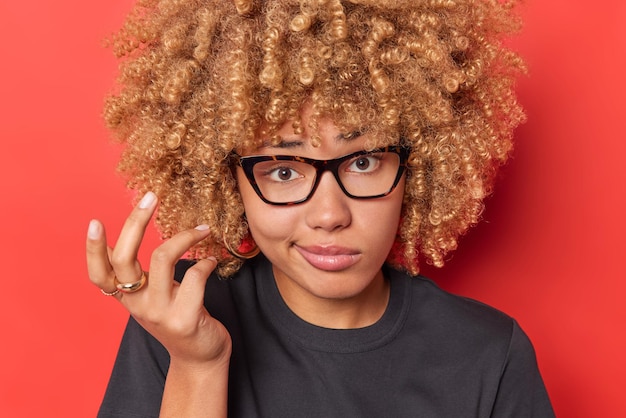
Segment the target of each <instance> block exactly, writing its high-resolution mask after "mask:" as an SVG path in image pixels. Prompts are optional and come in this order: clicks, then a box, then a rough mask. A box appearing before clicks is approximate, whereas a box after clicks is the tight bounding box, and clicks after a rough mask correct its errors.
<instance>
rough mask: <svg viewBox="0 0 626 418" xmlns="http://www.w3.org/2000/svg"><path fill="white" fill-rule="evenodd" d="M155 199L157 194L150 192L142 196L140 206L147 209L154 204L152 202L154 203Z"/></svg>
mask: <svg viewBox="0 0 626 418" xmlns="http://www.w3.org/2000/svg"><path fill="white" fill-rule="evenodd" d="M155 200H156V195H155V194H154V193H152V192H148V193H146V194H145V195H144V196H143V197H142V198H141V201H140V202H139V208H140V209H146V208H148V207H150V205H152V203H154V201H155Z"/></svg>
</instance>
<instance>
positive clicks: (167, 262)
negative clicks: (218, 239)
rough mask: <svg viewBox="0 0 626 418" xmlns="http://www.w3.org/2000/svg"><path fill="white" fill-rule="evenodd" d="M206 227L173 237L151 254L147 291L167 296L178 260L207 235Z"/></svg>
mask: <svg viewBox="0 0 626 418" xmlns="http://www.w3.org/2000/svg"><path fill="white" fill-rule="evenodd" d="M209 233H210V231H209V227H208V226H207V225H199V226H197V227H195V228H193V229H187V230H184V231H181V232H179V233H178V234H176V235H174V236H173V237H172V238H170V239H169V240H167V241H166V242H164V243H163V244H161V245H160V246H159V247H158V248H157V249H156V250H154V252H153V253H152V258H151V260H150V282H149V286H148V290H149V291H151V292H155V293H157V292H158V293H161V294H162V295H169V294H170V292H171V289H172V285H173V277H174V267H175V265H176V263H177V262H178V260H179V259H180V258H181V257H182V256H183V255H184V254H185V253H186V252H187V251H188V250H189V248H191V247H192V246H193V245H194V244H197V243H198V242H200V241H202V240H203V239H204V238H206V237H207V236H208V235H209Z"/></svg>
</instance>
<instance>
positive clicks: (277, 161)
mask: <svg viewBox="0 0 626 418" xmlns="http://www.w3.org/2000/svg"><path fill="white" fill-rule="evenodd" d="M408 156H409V149H407V148H403V147H400V146H388V147H385V148H378V149H375V150H372V151H359V152H354V153H352V154H348V155H345V156H343V157H340V158H335V159H332V160H314V159H312V158H304V157H299V156H295V155H258V156H249V157H241V156H239V155H233V158H234V159H235V162H236V163H237V164H238V165H239V166H241V168H243V171H244V173H245V174H246V177H247V179H248V181H249V182H250V185H251V186H252V188H253V189H254V191H255V192H256V193H257V195H259V197H260V198H261V200H263V201H264V202H265V203H269V204H271V205H295V204H298V203H303V202H306V201H307V200H309V199H310V198H311V196H313V193H315V189H316V188H317V186H318V184H319V182H320V178H321V177H322V174H323V173H324V171H330V172H331V173H333V175H334V176H335V179H336V180H337V183H338V184H339V187H340V188H341V190H342V191H343V192H344V193H345V194H346V196H348V197H351V198H353V199H375V198H378V197H383V196H386V195H388V194H389V193H391V192H392V191H393V190H394V189H395V188H396V186H397V185H398V183H399V182H400V178H402V174H403V173H404V170H405V169H406V161H407V159H408Z"/></svg>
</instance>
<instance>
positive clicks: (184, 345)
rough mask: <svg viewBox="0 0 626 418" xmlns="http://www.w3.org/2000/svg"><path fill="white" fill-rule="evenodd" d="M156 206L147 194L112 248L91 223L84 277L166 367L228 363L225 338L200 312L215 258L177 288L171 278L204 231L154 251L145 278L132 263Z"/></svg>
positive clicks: (200, 229)
mask: <svg viewBox="0 0 626 418" xmlns="http://www.w3.org/2000/svg"><path fill="white" fill-rule="evenodd" d="M156 206H157V198H156V196H155V195H154V194H153V193H151V192H148V193H147V194H146V195H145V196H144V197H143V198H142V200H141V201H140V202H139V204H138V205H137V206H136V207H135V208H134V209H133V211H132V212H131V214H130V216H129V217H128V218H127V220H126V222H125V224H124V226H123V228H122V231H121V233H120V235H119V238H118V240H117V243H116V244H115V247H114V248H111V247H109V246H108V245H107V240H106V235H105V230H104V226H103V225H102V223H100V222H99V221H97V220H93V221H91V223H90V224H89V230H88V234H87V267H88V271H89V278H90V280H91V282H92V283H94V284H95V285H96V286H98V287H99V288H100V289H101V291H102V293H104V294H105V295H111V296H112V297H114V298H116V299H117V300H118V301H119V302H120V303H121V304H122V305H123V306H124V307H125V308H126V309H127V310H128V311H129V312H130V314H131V315H132V316H133V317H134V318H135V319H136V320H137V322H139V324H141V325H142V326H143V327H144V328H145V329H146V331H148V332H149V333H150V334H152V336H154V337H155V338H156V339H157V340H159V342H161V344H163V346H164V347H165V348H166V349H167V350H168V352H169V354H170V357H171V361H172V363H176V364H179V365H181V366H182V367H192V368H193V367H198V368H200V369H202V368H203V367H206V366H209V365H216V364H228V360H229V358H230V350H231V340H230V335H229V334H228V331H227V330H226V329H225V328H224V327H223V326H222V324H221V323H220V322H219V321H217V320H215V319H214V318H212V317H211V316H210V315H209V313H208V311H207V310H206V309H205V307H204V292H205V285H206V281H207V278H208V276H209V275H210V273H211V272H212V271H213V270H214V269H215V266H216V261H215V259H213V258H209V259H206V260H200V261H198V262H197V263H196V264H195V265H194V266H192V267H191V268H189V269H188V270H187V272H186V273H185V276H184V278H183V281H182V283H181V284H178V283H177V282H176V281H175V280H174V279H173V277H174V266H175V264H176V262H177V261H178V260H179V259H180V257H182V256H183V255H184V254H185V252H186V251H187V250H188V249H189V248H190V247H191V246H192V245H194V244H196V243H198V242H200V241H201V240H202V239H204V238H206V237H207V236H208V233H209V231H208V227H207V226H206V225H200V226H198V227H196V228H195V229H189V230H185V231H182V232H180V233H178V234H176V235H175V236H173V237H172V238H171V239H169V240H168V241H166V242H165V243H163V244H162V245H161V246H159V247H158V248H157V249H156V250H154V252H153V253H152V257H151V261H150V268H149V271H148V273H144V272H143V270H142V267H141V265H140V264H139V261H138V260H137V253H138V251H139V247H140V245H141V243H142V240H143V236H144V233H145V230H146V227H147V225H148V223H149V221H150V218H151V216H152V214H153V213H154V211H155V209H156Z"/></svg>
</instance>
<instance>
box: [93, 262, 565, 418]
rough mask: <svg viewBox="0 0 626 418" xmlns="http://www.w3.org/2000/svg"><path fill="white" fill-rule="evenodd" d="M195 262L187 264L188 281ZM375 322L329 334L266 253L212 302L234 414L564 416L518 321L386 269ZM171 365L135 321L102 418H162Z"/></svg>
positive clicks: (217, 287) (213, 282) (213, 288)
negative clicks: (224, 337) (297, 310)
mask: <svg viewBox="0 0 626 418" xmlns="http://www.w3.org/2000/svg"><path fill="white" fill-rule="evenodd" d="M188 266H189V263H188V262H180V263H179V264H178V266H177V277H182V274H183V272H184V271H185V270H186V269H187V268H188ZM385 277H386V278H387V279H388V280H389V281H390V285H391V292H390V298H389V304H388V307H387V310H386V311H385V313H384V314H383V316H382V317H381V319H380V320H379V321H378V322H376V323H375V324H373V325H371V326H369V327H365V328H360V329H348V330H336V329H327V328H321V327H317V326H314V325H312V324H309V323H307V322H305V321H303V320H301V319H300V318H299V317H297V316H296V315H295V314H294V313H293V312H292V311H291V310H290V309H289V308H288V307H287V305H286V304H285V302H284V301H283V300H282V298H281V296H280V293H279V291H278V288H277V287H276V283H275V281H274V277H273V274H272V268H271V265H270V263H269V262H268V261H267V260H266V259H265V258H264V257H263V256H258V257H256V258H255V259H254V260H251V261H249V262H247V263H246V264H245V265H244V267H243V268H242V269H241V271H240V272H239V273H238V274H237V276H236V277H235V278H233V279H230V280H219V279H218V278H217V277H215V276H212V277H211V278H210V279H209V282H208V284H207V289H206V295H205V304H206V306H207V309H208V310H209V312H210V313H211V314H212V315H213V316H214V317H215V318H217V319H218V320H220V321H221V322H222V323H223V324H224V325H225V326H226V328H227V329H228V330H229V332H230V334H231V337H232V340H233V354H232V358H231V363H230V376H229V416H230V417H245V418H250V417H270V418H275V417H289V418H294V417H297V418H301V417H324V418H330V417H376V418H381V417H394V418H396V417H423V418H427V417H455V418H458V417H553V416H554V414H553V412H552V407H551V406H550V401H549V399H548V396H547V393H546V390H545V387H544V384H543V381H542V379H541V376H540V374H539V371H538V369H537V364H536V360H535V354H534V350H533V348H532V345H531V343H530V341H529V340H528V338H527V337H526V335H525V334H524V332H523V331H522V330H521V329H520V327H519V326H518V325H517V323H516V322H515V321H514V320H513V319H511V318H510V317H508V316H506V315H505V314H503V313H501V312H499V311H497V310H495V309H493V308H490V307H488V306H486V305H484V304H482V303H479V302H476V301H473V300H470V299H466V298H462V297H458V296H454V295H451V294H449V293H447V292H445V291H443V290H441V289H439V288H438V287H437V286H436V285H435V284H434V283H433V282H431V281H429V280H427V279H425V278H423V277H409V276H407V275H406V274H404V273H401V272H398V271H395V270H392V269H385ZM168 364H169V357H168V354H167V351H166V350H165V349H164V348H163V346H162V345H161V344H160V343H159V342H158V341H156V340H155V339H154V338H152V337H151V336H150V335H149V334H148V333H147V332H146V331H144V330H143V328H141V326H139V325H138V324H137V323H136V322H135V321H134V320H133V319H132V318H131V319H130V320H129V323H128V326H127V329H126V331H125V334H124V337H123V340H122V344H121V346H120V351H119V353H118V357H117V360H116V362H115V367H114V370H113V373H112V376H111V380H110V382H109V386H108V388H107V391H106V395H105V398H104V401H103V403H102V406H101V409H100V413H99V415H98V416H99V417H100V418H119V417H125V418H139V417H157V416H158V415H159V407H160V403H161V398H162V395H163V387H164V383H165V377H166V374H167V369H168Z"/></svg>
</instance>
